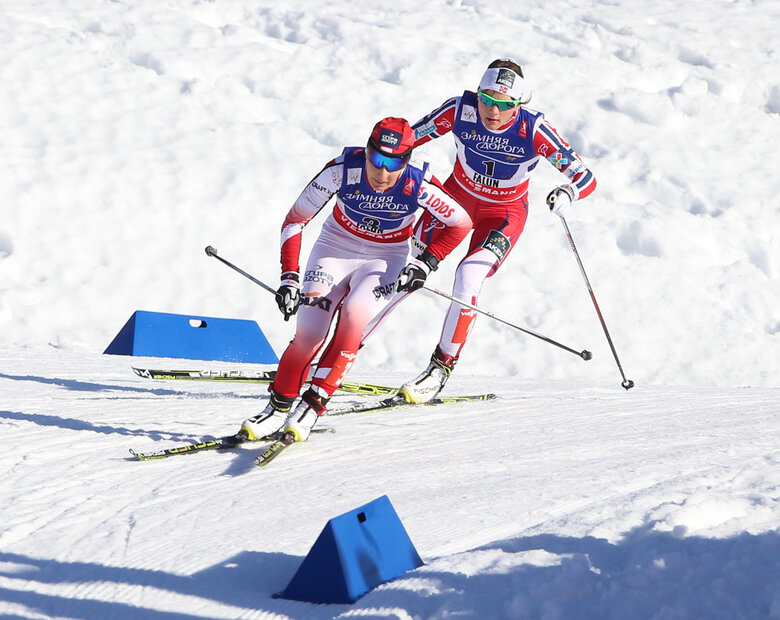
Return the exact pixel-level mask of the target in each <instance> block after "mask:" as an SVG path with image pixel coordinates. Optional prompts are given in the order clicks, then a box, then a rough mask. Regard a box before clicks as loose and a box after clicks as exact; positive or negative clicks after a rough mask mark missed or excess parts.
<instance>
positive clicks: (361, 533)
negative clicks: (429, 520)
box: [277, 495, 423, 604]
mask: <svg viewBox="0 0 780 620" xmlns="http://www.w3.org/2000/svg"><path fill="white" fill-rule="evenodd" d="M422 564H423V561H422V560H421V559H420V556H419V555H418V553H417V550H416V549H415V548H414V545H413V544H412V541H411V540H410V539H409V535H408V534H407V533H406V530H405V529H404V526H403V525H402V524H401V520H400V519H399V518H398V515H397V514H396V512H395V510H394V509H393V506H392V504H391V503H390V500H389V499H388V497H387V495H383V496H382V497H379V498H377V499H375V500H374V501H372V502H370V503H368V504H366V505H365V506H361V507H360V508H356V509H355V510H352V511H350V512H348V513H346V514H343V515H341V516H338V517H334V518H333V519H331V520H330V521H328V523H327V525H326V526H325V528H324V529H323V530H322V533H321V534H320V535H319V537H318V538H317V540H316V542H315V543H314V545H313V546H312V548H311V550H310V551H309V554H308V555H307V556H306V557H305V558H304V560H303V562H302V563H301V566H300V567H299V568H298V571H297V572H296V573H295V575H294V576H293V578H292V580H291V581H290V583H289V584H288V585H287V587H286V588H285V589H284V591H282V592H281V593H279V594H278V595H277V596H278V597H280V598H286V599H292V600H296V601H307V602H311V603H341V604H344V603H354V602H355V601H356V600H357V599H359V598H360V597H361V596H363V595H364V594H366V593H367V592H368V591H370V590H372V589H374V588H375V587H376V586H378V585H380V584H382V583H384V582H386V581H390V580H391V579H395V578H396V577H397V576H398V575H400V574H401V573H405V572H406V571H409V570H413V569H415V568H417V567H419V566H422Z"/></svg>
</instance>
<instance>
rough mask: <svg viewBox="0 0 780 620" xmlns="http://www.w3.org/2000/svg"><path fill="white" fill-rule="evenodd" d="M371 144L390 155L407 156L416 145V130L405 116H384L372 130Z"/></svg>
mask: <svg viewBox="0 0 780 620" xmlns="http://www.w3.org/2000/svg"><path fill="white" fill-rule="evenodd" d="M368 144H369V146H371V147H372V148H373V149H375V150H376V151H378V152H380V153H384V154H386V155H389V156H390V157H406V156H407V155H409V154H410V153H411V150H412V148H413V147H414V130H413V129H412V127H411V125H409V123H408V122H407V120H406V119H405V118H394V117H392V116H389V117H387V118H383V119H382V120H381V121H379V122H378V123H377V124H376V125H374V130H373V131H372V132H371V137H370V138H369V140H368Z"/></svg>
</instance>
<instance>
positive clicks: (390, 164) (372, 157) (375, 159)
mask: <svg viewBox="0 0 780 620" xmlns="http://www.w3.org/2000/svg"><path fill="white" fill-rule="evenodd" d="M366 153H368V161H370V162H371V164H372V165H373V166H374V167H376V168H386V169H387V171H388V172H398V171H399V170H402V169H403V167H404V166H405V165H406V163H407V162H408V161H409V157H410V156H411V152H409V153H407V154H405V155H403V156H400V157H399V156H398V155H396V156H395V157H393V156H390V155H385V154H384V153H380V152H379V151H377V150H376V149H375V148H374V147H372V146H371V145H370V144H369V145H368V148H366Z"/></svg>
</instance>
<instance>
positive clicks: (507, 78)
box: [479, 67, 525, 99]
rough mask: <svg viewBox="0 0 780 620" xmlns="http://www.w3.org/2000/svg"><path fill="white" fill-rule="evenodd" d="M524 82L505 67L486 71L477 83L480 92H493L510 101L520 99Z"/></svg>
mask: <svg viewBox="0 0 780 620" xmlns="http://www.w3.org/2000/svg"><path fill="white" fill-rule="evenodd" d="M524 86H525V81H524V80H523V78H522V77H520V76H519V75H518V74H517V73H515V72H514V71H512V70H511V69H507V68H506V67H496V68H493V69H488V70H487V71H485V73H484V75H483V76H482V80H480V82H479V88H480V90H494V91H496V92H498V93H503V94H504V95H509V96H510V97H511V98H512V99H522V98H523V90H524Z"/></svg>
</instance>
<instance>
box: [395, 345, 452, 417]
mask: <svg viewBox="0 0 780 620" xmlns="http://www.w3.org/2000/svg"><path fill="white" fill-rule="evenodd" d="M457 361H458V360H457V359H456V358H453V357H452V356H450V355H447V354H445V353H442V352H441V350H440V349H439V347H436V350H435V351H434V352H433V355H431V363H430V364H428V368H426V369H425V370H424V371H423V372H422V373H421V374H420V375H418V376H417V377H415V378H414V379H412V380H411V381H407V382H406V383H404V384H403V385H402V386H401V389H399V390H398V394H399V396H401V397H403V399H404V400H405V401H406V402H407V403H414V404H418V405H419V404H423V403H427V402H428V401H430V400H433V399H434V398H436V396H437V395H438V394H439V392H441V391H442V389H443V388H444V385H445V384H446V383H447V380H448V379H449V378H450V375H451V374H452V370H453V368H455V364H456V362H457Z"/></svg>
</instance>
